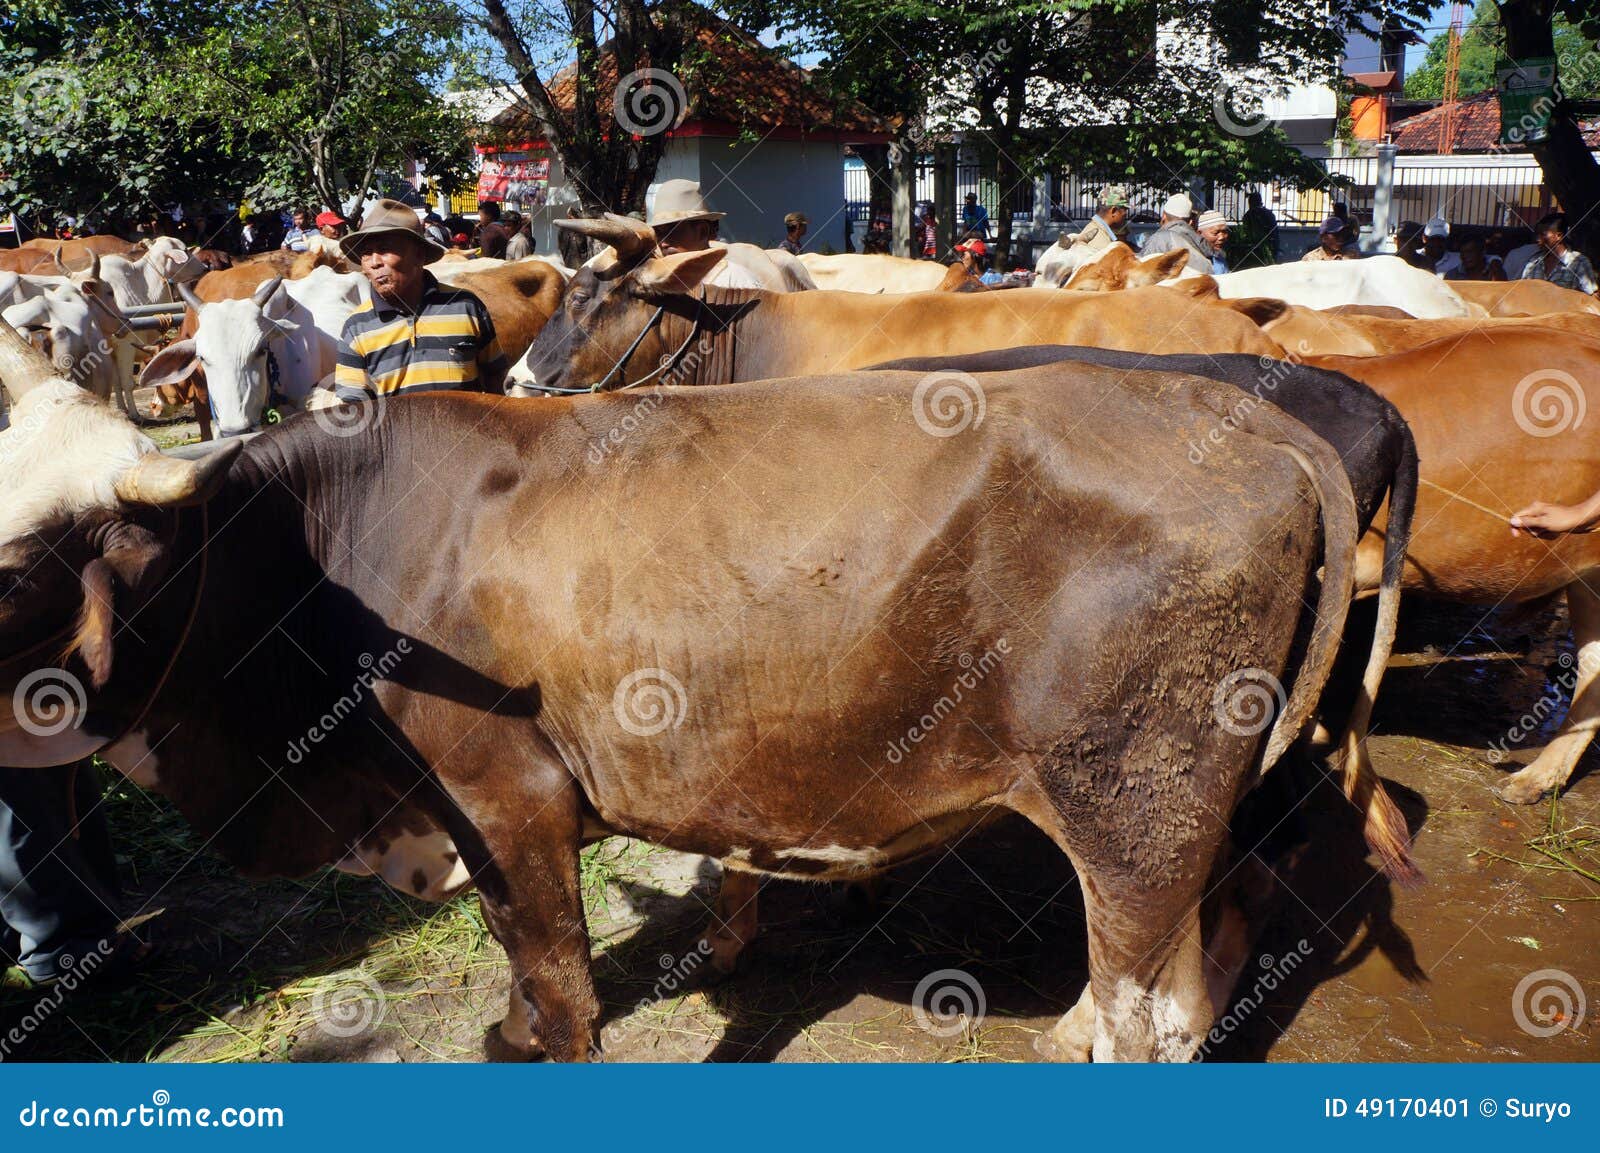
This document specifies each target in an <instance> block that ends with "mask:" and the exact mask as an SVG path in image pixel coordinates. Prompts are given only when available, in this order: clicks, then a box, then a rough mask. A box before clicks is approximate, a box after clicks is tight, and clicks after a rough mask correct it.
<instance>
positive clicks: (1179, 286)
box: [1161, 257, 1222, 300]
mask: <svg viewBox="0 0 1600 1153" xmlns="http://www.w3.org/2000/svg"><path fill="white" fill-rule="evenodd" d="M1185 259H1187V257H1186V258H1185ZM1161 287H1162V288H1164V289H1166V290H1167V291H1168V292H1181V293H1183V294H1184V295H1185V296H1192V297H1194V298H1195V299H1196V300H1216V299H1219V298H1220V297H1221V295H1222V293H1221V292H1220V291H1219V290H1218V288H1217V281H1216V278H1215V277H1211V276H1191V277H1188V278H1186V279H1179V280H1173V281H1170V282H1168V283H1166V284H1163V285H1162V286H1161Z"/></svg>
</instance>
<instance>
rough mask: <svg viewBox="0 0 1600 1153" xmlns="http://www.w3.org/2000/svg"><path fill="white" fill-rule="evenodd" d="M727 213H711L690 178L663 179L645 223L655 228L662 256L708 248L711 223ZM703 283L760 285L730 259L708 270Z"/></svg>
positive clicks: (738, 286) (730, 286)
mask: <svg viewBox="0 0 1600 1153" xmlns="http://www.w3.org/2000/svg"><path fill="white" fill-rule="evenodd" d="M726 215H728V214H727V213H726V212H715V211H713V210H712V208H711V205H709V204H707V203H706V198H705V197H704V196H702V195H701V193H700V185H699V184H697V183H696V182H695V181H693V180H667V181H664V182H663V183H662V184H661V186H660V187H658V188H657V189H656V197H655V200H654V202H652V203H651V205H650V216H649V218H648V219H647V220H646V222H645V223H647V224H649V225H650V227H651V228H653V229H654V230H655V234H656V247H657V248H658V249H660V250H661V255H662V256H672V255H674V254H676V253H679V252H704V251H705V250H706V249H708V248H710V247H711V235H712V225H713V224H714V223H715V222H716V221H718V220H721V219H722V218H723V217H724V216H726ZM704 283H706V284H712V285H715V286H717V287H718V288H760V287H761V282H760V281H759V280H757V279H756V278H755V277H754V276H752V275H751V274H750V273H749V272H747V271H746V270H745V269H743V268H740V267H739V266H738V265H737V264H735V263H733V261H731V260H724V261H723V262H722V263H721V264H718V265H717V266H716V267H715V268H713V269H712V270H711V275H710V276H707V277H706V279H705V282H704Z"/></svg>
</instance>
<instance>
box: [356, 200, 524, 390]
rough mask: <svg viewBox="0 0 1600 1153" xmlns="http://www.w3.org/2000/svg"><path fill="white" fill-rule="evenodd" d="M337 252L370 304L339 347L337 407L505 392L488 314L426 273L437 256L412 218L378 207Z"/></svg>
mask: <svg viewBox="0 0 1600 1153" xmlns="http://www.w3.org/2000/svg"><path fill="white" fill-rule="evenodd" d="M339 247H340V248H341V249H342V250H343V252H344V254H345V256H347V257H348V258H349V259H350V260H352V261H355V262H358V263H359V264H360V265H361V271H362V272H363V273H365V274H366V277H367V280H368V282H369V283H370V284H371V286H372V293H371V299H370V300H369V301H368V302H367V303H366V304H364V305H363V306H362V307H360V308H358V309H357V310H356V311H355V312H353V313H351V315H350V319H349V320H347V321H345V325H344V334H343V337H342V338H341V339H340V341H339V363H338V367H337V370H336V372H335V374H334V391H335V392H336V393H337V394H338V397H339V399H340V400H344V401H363V400H374V399H380V398H388V397H392V396H402V395H409V394H414V393H420V392H438V391H440V390H444V389H455V388H464V389H469V390H472V391H476V392H490V393H494V394H495V395H499V394H500V393H502V392H503V391H504V389H505V379H506V367H507V366H506V358H505V354H504V353H502V352H501V351H500V342H499V341H498V340H496V339H495V335H494V322H493V321H492V320H490V319H489V310H488V309H487V308H485V307H484V306H483V302H482V301H480V300H479V299H478V298H477V297H476V296H474V295H473V294H472V293H470V292H468V291H467V290H466V289H464V288H452V287H450V286H448V285H442V284H440V283H439V282H438V280H436V279H435V278H434V276H433V274H432V273H430V272H429V271H428V270H427V267H426V266H427V265H429V264H432V263H433V262H434V261H436V260H438V259H439V258H440V257H441V256H443V255H444V249H443V248H440V247H439V246H438V245H437V244H435V243H434V242H433V241H431V240H429V239H428V238H427V236H426V235H425V234H424V233H423V230H422V222H421V221H420V220H419V219H417V214H416V213H415V212H413V211H412V210H411V209H409V208H407V207H406V206H405V205H403V204H401V203H400V202H399V201H396V200H380V201H378V202H377V203H376V204H374V205H373V206H372V209H371V210H370V211H369V212H368V213H367V215H366V218H365V219H364V220H363V221H362V224H361V228H360V229H359V230H358V231H356V232H352V233H351V234H350V235H349V236H347V237H345V238H344V239H343V240H342V241H340V243H339Z"/></svg>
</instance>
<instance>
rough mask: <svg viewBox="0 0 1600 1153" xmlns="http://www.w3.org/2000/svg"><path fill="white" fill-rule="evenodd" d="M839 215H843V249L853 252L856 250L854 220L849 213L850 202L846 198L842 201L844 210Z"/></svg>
mask: <svg viewBox="0 0 1600 1153" xmlns="http://www.w3.org/2000/svg"><path fill="white" fill-rule="evenodd" d="M840 215H841V216H843V217H844V250H845V251H846V252H854V251H855V250H856V222H855V220H854V219H853V218H852V217H851V215H850V202H849V201H848V200H846V201H845V202H844V211H843V212H842V213H840Z"/></svg>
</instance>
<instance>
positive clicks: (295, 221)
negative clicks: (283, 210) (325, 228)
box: [283, 208, 314, 252]
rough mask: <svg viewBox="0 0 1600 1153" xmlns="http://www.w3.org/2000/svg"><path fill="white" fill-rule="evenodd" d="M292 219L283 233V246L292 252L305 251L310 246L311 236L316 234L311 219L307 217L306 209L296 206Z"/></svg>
mask: <svg viewBox="0 0 1600 1153" xmlns="http://www.w3.org/2000/svg"><path fill="white" fill-rule="evenodd" d="M291 220H292V223H291V224H290V225H289V227H288V229H287V230H286V231H285V232H284V234H283V247H285V248H287V249H288V250H289V251H290V252H304V251H305V250H306V249H307V248H308V247H309V246H310V244H311V237H312V236H313V235H314V234H313V233H312V231H311V227H310V221H308V220H307V219H306V210H305V209H303V208H296V209H295V210H294V216H293V217H292V218H291Z"/></svg>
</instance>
